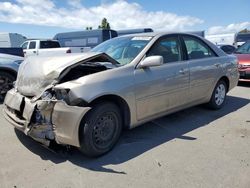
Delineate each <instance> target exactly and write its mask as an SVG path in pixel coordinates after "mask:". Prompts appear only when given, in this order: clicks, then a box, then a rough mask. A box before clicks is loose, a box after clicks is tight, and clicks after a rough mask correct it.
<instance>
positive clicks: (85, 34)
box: [53, 29, 117, 48]
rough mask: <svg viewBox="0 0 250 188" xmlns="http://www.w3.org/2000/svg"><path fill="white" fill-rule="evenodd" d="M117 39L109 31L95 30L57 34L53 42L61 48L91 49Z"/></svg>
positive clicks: (112, 31) (114, 33)
mask: <svg viewBox="0 0 250 188" xmlns="http://www.w3.org/2000/svg"><path fill="white" fill-rule="evenodd" d="M114 37H117V32H116V31H114V30H110V29H97V30H86V31H75V32H66V33H58V34H56V35H55V36H54V38H53V39H54V40H58V41H59V43H60V45H61V47H83V48H93V47H95V46H97V45H98V44H100V43H102V42H104V41H106V40H109V39H111V38H114Z"/></svg>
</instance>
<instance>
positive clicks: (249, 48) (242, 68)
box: [235, 41, 250, 82]
mask: <svg viewBox="0 0 250 188" xmlns="http://www.w3.org/2000/svg"><path fill="white" fill-rule="evenodd" d="M235 55H236V56H237V58H238V60H239V66H238V67H239V72H240V79H239V80H240V81H245V82H250V41H248V42H246V43H245V44H243V45H242V46H240V47H239V48H238V49H237V50H236V51H235Z"/></svg>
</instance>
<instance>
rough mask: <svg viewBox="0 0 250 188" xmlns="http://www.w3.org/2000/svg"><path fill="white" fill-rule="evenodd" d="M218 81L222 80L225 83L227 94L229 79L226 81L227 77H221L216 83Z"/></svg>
mask: <svg viewBox="0 0 250 188" xmlns="http://www.w3.org/2000/svg"><path fill="white" fill-rule="evenodd" d="M220 80H223V81H224V82H225V83H226V85H227V88H226V89H227V92H228V91H229V88H230V81H229V79H228V77H227V76H222V77H221V78H220V79H219V80H218V82H219V81H220ZM218 82H217V83H218Z"/></svg>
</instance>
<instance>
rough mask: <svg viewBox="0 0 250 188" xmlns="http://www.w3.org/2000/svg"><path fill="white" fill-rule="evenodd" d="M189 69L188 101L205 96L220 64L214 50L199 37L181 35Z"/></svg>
mask: <svg viewBox="0 0 250 188" xmlns="http://www.w3.org/2000/svg"><path fill="white" fill-rule="evenodd" d="M182 38H183V41H184V46H185V48H186V56H187V59H188V62H189V69H190V93H189V96H190V102H194V101H199V100H202V99H203V98H206V97H207V96H208V94H209V92H210V91H211V88H214V87H215V82H216V80H217V78H218V75H219V74H220V71H221V64H220V62H219V60H218V57H217V55H216V54H215V52H214V51H213V50H212V49H211V48H210V47H209V46H208V45H207V44H206V43H205V42H204V41H202V40H201V39H199V38H198V37H195V36H190V35H183V37H182Z"/></svg>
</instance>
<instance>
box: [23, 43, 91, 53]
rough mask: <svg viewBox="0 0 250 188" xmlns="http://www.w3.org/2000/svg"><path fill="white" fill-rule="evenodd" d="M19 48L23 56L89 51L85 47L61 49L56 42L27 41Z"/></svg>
mask: <svg viewBox="0 0 250 188" xmlns="http://www.w3.org/2000/svg"><path fill="white" fill-rule="evenodd" d="M21 47H22V48H23V53H24V56H34V55H58V54H65V53H83V52H87V51H89V50H90V48H87V47H61V46H60V43H59V42H58V41H57V40H27V41H25V42H24V43H23V44H22V45H21Z"/></svg>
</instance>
